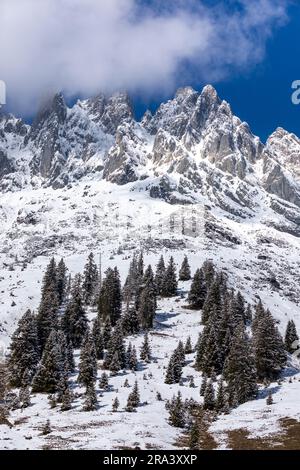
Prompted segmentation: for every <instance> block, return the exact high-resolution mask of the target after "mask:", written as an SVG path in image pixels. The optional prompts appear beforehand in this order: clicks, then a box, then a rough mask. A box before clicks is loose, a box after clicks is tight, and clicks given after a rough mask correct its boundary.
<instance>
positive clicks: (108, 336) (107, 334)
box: [102, 319, 112, 349]
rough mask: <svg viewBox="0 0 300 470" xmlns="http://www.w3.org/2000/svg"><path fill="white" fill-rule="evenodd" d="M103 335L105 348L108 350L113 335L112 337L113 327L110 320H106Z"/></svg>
mask: <svg viewBox="0 0 300 470" xmlns="http://www.w3.org/2000/svg"><path fill="white" fill-rule="evenodd" d="M102 335H103V345H104V348H105V349H107V348H108V345H109V342H110V339H111V335H112V326H111V323H110V320H109V319H108V320H106V322H105V323H104V328H103V332H102Z"/></svg>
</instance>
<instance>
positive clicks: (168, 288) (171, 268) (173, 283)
mask: <svg viewBox="0 0 300 470" xmlns="http://www.w3.org/2000/svg"><path fill="white" fill-rule="evenodd" d="M176 294H177V277H176V267H175V263H174V258H173V256H171V258H170V261H169V264H168V266H167V269H166V271H165V275H164V281H163V286H162V292H161V295H162V297H175V296H176Z"/></svg>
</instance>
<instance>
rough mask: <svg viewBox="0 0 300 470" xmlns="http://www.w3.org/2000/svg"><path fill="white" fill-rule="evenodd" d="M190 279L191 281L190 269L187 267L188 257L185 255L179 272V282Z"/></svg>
mask: <svg viewBox="0 0 300 470" xmlns="http://www.w3.org/2000/svg"><path fill="white" fill-rule="evenodd" d="M190 279H191V268H190V265H189V260H188V257H187V256H186V255H185V257H184V259H183V262H182V265H181V268H180V271H179V280H180V281H189V280H190Z"/></svg>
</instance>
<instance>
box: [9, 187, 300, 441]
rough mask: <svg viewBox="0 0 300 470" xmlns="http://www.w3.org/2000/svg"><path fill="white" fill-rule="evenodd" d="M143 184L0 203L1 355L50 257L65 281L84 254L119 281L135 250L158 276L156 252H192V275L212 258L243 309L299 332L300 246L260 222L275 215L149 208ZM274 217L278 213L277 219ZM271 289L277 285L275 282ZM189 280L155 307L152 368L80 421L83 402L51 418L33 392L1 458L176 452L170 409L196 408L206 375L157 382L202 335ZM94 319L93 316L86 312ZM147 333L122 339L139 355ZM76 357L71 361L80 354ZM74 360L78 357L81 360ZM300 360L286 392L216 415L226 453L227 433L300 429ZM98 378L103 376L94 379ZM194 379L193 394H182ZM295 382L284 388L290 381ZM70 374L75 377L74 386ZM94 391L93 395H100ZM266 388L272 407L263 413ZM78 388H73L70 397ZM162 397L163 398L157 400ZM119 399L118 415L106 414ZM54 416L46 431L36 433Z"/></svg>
mask: <svg viewBox="0 0 300 470" xmlns="http://www.w3.org/2000/svg"><path fill="white" fill-rule="evenodd" d="M144 184H146V183H142V182H139V183H138V184H135V183H133V184H129V185H126V186H122V187H120V186H116V185H114V184H112V183H108V182H105V181H94V180H89V179H86V180H83V181H81V182H78V183H76V184H74V185H73V186H72V187H68V188H63V189H58V190H56V191H53V189H51V188H46V189H43V188H40V189H37V190H23V191H19V192H16V193H6V194H3V195H1V196H0V221H1V225H0V266H1V272H0V293H1V298H0V299H1V315H0V340H1V345H2V351H3V352H5V350H6V348H7V346H8V344H9V338H10V335H11V334H12V332H13V330H14V328H15V327H16V323H17V320H18V319H19V318H20V316H21V315H22V314H23V313H24V312H25V311H26V309H28V308H31V309H36V308H37V306H38V304H39V300H40V288H41V279H42V274H43V271H44V269H45V267H46V265H47V264H48V262H49V258H50V257H51V256H53V255H54V256H55V258H56V259H57V260H59V259H60V257H64V259H65V262H66V265H67V266H68V269H69V272H70V273H71V274H72V275H74V274H75V273H77V272H82V270H83V267H84V264H85V262H86V259H87V256H88V254H89V253H90V251H93V252H94V254H95V257H96V259H97V257H98V256H99V255H100V253H101V254H102V270H103V271H105V269H106V268H107V267H108V266H118V268H119V270H120V273H121V277H122V281H123V282H124V280H125V276H126V274H127V270H128V267H129V263H130V257H131V256H132V254H133V253H134V252H135V251H136V250H143V252H144V258H145V265H146V266H147V264H149V263H150V264H152V266H153V267H154V266H155V265H156V264H157V262H158V259H159V256H160V255H161V254H163V255H164V256H165V259H168V258H169V257H170V256H171V255H173V256H174V259H175V261H176V263H177V268H178V267H179V266H180V265H181V262H182V260H183V257H184V254H187V255H188V258H189V262H190V265H191V268H192V273H194V272H195V270H196V268H198V267H200V265H201V264H202V263H203V261H205V260H206V259H212V260H213V261H214V262H215V264H216V265H217V267H218V268H219V269H223V270H224V271H225V272H226V273H227V274H228V279H229V284H230V285H231V286H232V287H234V288H235V289H237V290H239V289H240V290H241V292H242V293H243V295H244V296H245V297H246V300H247V301H248V302H251V303H252V304H253V303H255V302H256V300H257V297H258V296H260V297H261V299H262V301H263V303H264V304H265V305H266V306H268V307H269V308H270V310H271V312H272V313H273V315H274V317H275V318H276V319H277V320H278V327H279V329H280V331H281V333H284V330H285V328H286V324H287V322H288V320H289V319H293V320H294V321H295V324H296V326H297V329H298V331H300V303H299V302H300V269H299V264H300V242H299V238H296V237H294V236H293V235H289V234H287V233H284V232H279V231H277V230H276V229H275V228H272V227H268V226H266V224H265V221H266V220H267V219H268V218H269V217H274V213H273V212H272V211H271V209H270V211H269V212H268V210H265V211H262V213H259V214H257V215H256V216H255V217H253V218H251V219H249V218H246V219H243V220H241V219H237V218H235V217H233V216H231V215H230V214H227V215H224V214H225V213H224V211H222V210H221V209H219V208H218V207H214V206H213V205H211V206H210V207H209V208H208V207H207V205H206V204H207V201H205V200H203V201H200V202H199V203H198V204H195V205H193V206H181V205H170V204H168V203H167V202H164V201H163V200H159V199H151V198H150V197H149V195H148V193H147V192H145V187H143V185H144ZM278 218H280V216H278ZM274 280H276V283H274ZM189 287H190V283H189V282H185V283H180V284H179V289H180V294H181V296H179V297H177V298H174V299H169V300H161V301H159V305H158V311H157V316H156V322H155V328H154V330H153V331H152V332H151V334H150V341H151V348H152V356H153V358H154V361H152V362H151V364H144V363H143V362H140V363H139V370H138V371H137V372H135V373H132V372H128V371H127V372H126V373H124V374H119V375H118V376H116V377H110V379H109V383H110V390H109V391H106V392H104V393H103V396H102V397H100V396H98V398H99V409H98V410H97V411H94V412H82V411H80V410H81V408H82V398H81V397H77V398H76V400H75V401H74V403H73V409H72V410H70V411H67V412H64V413H61V412H57V411H55V409H54V410H50V408H49V404H48V400H47V397H46V396H43V395H35V396H34V397H33V398H32V406H31V407H29V408H27V409H25V410H23V411H21V410H17V411H13V412H12V413H11V415H10V417H9V421H10V423H12V427H11V428H10V427H9V426H7V425H2V426H0V448H1V449H46V448H53V449H68V448H70V449H114V448H116V449H120V448H128V447H130V448H132V447H140V448H142V449H145V448H148V449H151V448H154V449H160V448H161V449H173V448H176V445H178V444H177V442H178V439H179V438H180V436H181V435H182V430H180V429H176V428H174V427H171V426H170V425H169V424H168V422H167V418H168V413H167V411H166V409H165V401H166V400H167V399H169V398H171V397H172V395H173V394H174V393H177V391H178V390H180V391H181V393H182V396H183V398H190V397H193V398H194V399H195V400H197V401H201V400H202V398H201V397H200V395H199V387H200V384H201V374H200V373H199V372H196V371H195V369H193V367H192V366H193V362H194V354H191V355H189V356H188V357H187V359H188V364H187V365H186V366H185V367H184V370H183V378H184V380H183V384H182V385H180V386H179V385H166V384H164V375H165V367H166V365H167V363H168V361H169V357H170V354H171V353H172V352H173V350H174V349H175V347H176V346H177V343H178V341H179V340H183V341H185V340H186V339H187V337H188V336H191V338H192V342H193V345H194V344H195V342H196V340H197V338H198V334H199V332H200V331H201V328H202V327H201V325H200V319H201V312H192V311H190V310H186V309H185V308H184V306H185V298H184V296H186V294H187V291H188V289H189ZM89 316H90V318H93V316H95V312H93V311H90V312H89ZM142 340H143V335H142V334H141V335H137V336H135V337H131V338H127V339H126V342H127V343H128V342H129V341H130V342H131V343H132V344H133V345H135V346H136V347H137V349H138V350H139V348H140V346H141V344H142ZM77 356H78V353H77ZM77 359H78V357H77ZM298 368H299V363H298V360H297V359H293V362H292V363H291V364H290V366H289V368H287V369H286V371H285V373H284V375H285V377H283V379H282V383H281V384H280V385H278V383H277V382H276V383H274V384H271V385H270V386H269V387H268V389H262V390H261V391H260V395H259V397H258V399H257V400H254V401H251V402H248V403H246V404H244V405H241V406H239V407H238V408H236V409H234V410H233V411H232V412H231V413H230V414H229V415H221V416H220V417H219V418H218V419H217V420H216V421H215V422H213V423H212V424H211V426H210V432H211V433H212V434H213V436H214V439H215V440H216V442H217V446H218V447H219V448H228V440H227V437H228V436H227V433H228V431H229V430H233V429H247V430H249V432H250V435H251V436H266V435H269V434H276V433H278V432H280V430H281V428H280V423H279V420H280V419H282V418H295V419H299V420H300V400H299V396H300V381H299V380H300V374H299V372H298ZM101 373H102V371H101V370H99V376H100V375H101ZM191 375H193V376H194V381H195V388H190V387H189V380H188V378H189V376H191ZM290 377H291V383H290ZM75 378H76V376H73V377H72V379H75ZM126 378H128V381H129V383H130V385H131V386H133V384H134V381H135V380H138V384H139V389H140V395H141V402H142V405H141V406H140V407H139V408H138V409H137V412H134V413H128V412H125V411H124V407H125V405H126V401H127V396H128V394H129V393H130V390H131V389H130V388H125V387H123V384H124V381H125V379H126ZM96 389H97V392H98V394H99V387H98V386H97V387H96ZM268 390H272V393H273V399H274V404H273V405H272V406H267V405H266V396H267V395H268ZM74 391H75V392H78V393H80V392H81V391H83V390H80V388H79V387H78V386H77V385H76V388H75V390H74ZM157 392H160V393H161V395H162V398H163V401H157V399H156V394H157ZM116 394H118V398H119V400H120V409H119V411H118V412H117V413H113V412H112V411H111V407H112V402H113V400H114V398H115V397H116ZM47 419H50V422H51V427H52V431H53V432H52V433H51V434H49V435H48V436H42V435H41V427H42V426H43V425H44V424H45V421H46V420H47Z"/></svg>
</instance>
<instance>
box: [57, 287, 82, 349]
mask: <svg viewBox="0 0 300 470" xmlns="http://www.w3.org/2000/svg"><path fill="white" fill-rule="evenodd" d="M71 295H72V298H71V300H70V302H69V304H68V306H67V308H66V310H65V313H64V315H63V318H62V327H63V330H64V332H65V334H66V336H67V337H68V338H69V339H70V340H71V342H72V345H73V347H74V348H75V349H77V348H80V346H81V344H82V341H83V338H84V337H85V334H86V331H87V328H88V319H87V316H86V312H85V310H84V308H83V306H82V297H81V292H80V289H78V290H73V292H72V294H71Z"/></svg>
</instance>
